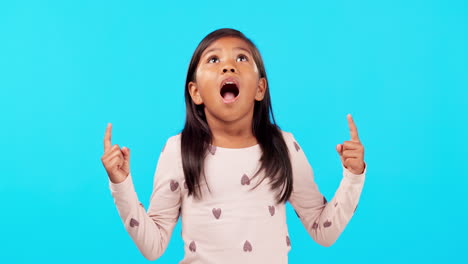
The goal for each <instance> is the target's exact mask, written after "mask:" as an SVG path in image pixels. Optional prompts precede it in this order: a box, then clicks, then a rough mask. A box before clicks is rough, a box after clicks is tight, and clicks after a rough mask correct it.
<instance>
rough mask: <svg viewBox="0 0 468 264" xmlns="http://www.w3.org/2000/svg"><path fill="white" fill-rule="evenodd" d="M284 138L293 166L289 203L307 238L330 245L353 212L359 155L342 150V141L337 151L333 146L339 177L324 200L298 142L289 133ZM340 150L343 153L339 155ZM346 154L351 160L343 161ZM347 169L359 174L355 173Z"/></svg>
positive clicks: (361, 182)
mask: <svg viewBox="0 0 468 264" xmlns="http://www.w3.org/2000/svg"><path fill="white" fill-rule="evenodd" d="M348 118H349V117H348ZM348 121H349V119H348ZM285 135H286V136H285V140H286V144H287V145H288V148H289V152H290V157H291V163H292V167H293V192H292V194H291V197H290V199H289V202H290V203H291V205H292V206H293V207H294V209H295V210H296V213H297V214H298V216H299V218H300V220H301V222H302V224H303V225H304V227H305V228H306V230H307V232H308V233H309V234H310V236H311V237H312V238H313V239H314V240H315V241H316V242H317V243H319V244H320V245H322V246H325V247H328V246H331V245H332V244H333V243H334V242H335V241H336V240H337V239H338V237H339V236H340V234H341V233H342V232H343V230H344V228H345V227H346V225H347V224H348V222H349V220H350V219H351V217H352V216H353V214H354V212H355V210H356V207H357V205H358V202H359V198H360V195H361V191H362V188H363V185H364V179H365V173H366V168H365V163H364V164H363V167H362V170H361V171H359V170H360V168H359V166H360V164H359V162H358V161H359V155H356V153H354V152H352V151H351V152H349V151H346V150H348V148H344V146H343V145H345V144H346V146H347V143H346V142H345V143H344V144H343V145H341V146H340V149H338V146H337V151H338V152H339V154H340V157H341V160H342V162H344V163H342V168H343V178H342V180H341V183H340V185H339V187H338V189H337V191H336V192H335V195H334V197H333V198H332V199H331V200H330V201H327V199H326V198H325V197H324V196H323V195H322V194H321V193H320V191H319V188H318V186H317V185H316V183H315V181H314V173H313V169H312V167H311V166H310V164H309V162H308V160H307V158H306V156H305V154H304V152H303V150H302V148H301V147H300V145H299V143H298V142H297V141H296V140H295V138H294V136H293V135H292V134H290V133H285ZM356 136H357V135H356ZM344 150H345V151H346V152H344V154H343V151H344ZM348 154H351V155H352V156H353V158H351V159H350V160H347V159H348ZM348 162H349V163H348ZM345 165H346V166H347V168H346V167H345ZM351 169H352V170H353V171H354V172H360V173H359V174H355V173H353V172H352V171H351Z"/></svg>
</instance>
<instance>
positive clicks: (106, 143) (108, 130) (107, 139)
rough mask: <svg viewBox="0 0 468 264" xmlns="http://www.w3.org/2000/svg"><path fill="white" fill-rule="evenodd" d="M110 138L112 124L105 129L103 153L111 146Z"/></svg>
mask: <svg viewBox="0 0 468 264" xmlns="http://www.w3.org/2000/svg"><path fill="white" fill-rule="evenodd" d="M111 137H112V124H111V123H108V124H107V128H106V134H105V135H104V151H106V150H108V149H110V147H111V146H112V144H111Z"/></svg>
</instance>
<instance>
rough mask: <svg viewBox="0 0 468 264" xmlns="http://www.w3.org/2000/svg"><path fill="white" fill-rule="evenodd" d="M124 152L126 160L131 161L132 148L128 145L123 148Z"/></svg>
mask: <svg viewBox="0 0 468 264" xmlns="http://www.w3.org/2000/svg"><path fill="white" fill-rule="evenodd" d="M122 153H123V157H124V159H125V161H130V149H129V148H127V147H123V148H122Z"/></svg>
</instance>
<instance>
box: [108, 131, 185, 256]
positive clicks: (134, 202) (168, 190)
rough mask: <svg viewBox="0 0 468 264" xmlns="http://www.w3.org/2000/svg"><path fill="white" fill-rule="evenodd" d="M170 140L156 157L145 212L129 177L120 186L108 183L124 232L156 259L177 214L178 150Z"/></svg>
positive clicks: (179, 169)
mask: <svg viewBox="0 0 468 264" xmlns="http://www.w3.org/2000/svg"><path fill="white" fill-rule="evenodd" d="M175 141H176V139H175V137H172V138H169V139H168V140H167V142H166V145H165V147H164V148H163V151H162V152H161V154H160V156H159V160H158V163H157V166H156V171H155V174H154V184H153V193H152V195H151V199H150V205H149V209H148V212H146V211H145V208H144V207H143V205H142V204H141V203H140V202H139V200H138V197H137V194H136V192H135V189H134V186H133V181H132V175H131V173H130V174H129V175H128V177H127V178H126V179H125V180H124V181H123V182H121V183H118V184H115V183H112V182H111V181H109V185H110V189H111V194H112V196H113V198H114V202H115V204H116V206H117V210H118V212H119V215H120V217H121V219H122V221H123V223H124V226H125V229H126V230H127V232H128V233H129V235H130V236H131V238H132V240H133V241H134V242H135V244H136V246H137V247H138V249H139V250H140V252H141V253H142V255H143V256H144V257H145V258H147V259H149V260H155V259H157V258H159V257H160V256H161V255H162V254H163V253H164V251H165V250H166V247H167V245H168V243H169V240H170V237H171V234H172V231H173V229H174V226H175V225H176V223H177V220H178V218H179V213H180V211H179V210H180V205H181V194H180V186H179V185H180V184H179V181H180V176H181V174H180V172H181V166H180V165H179V163H180V162H179V161H180V148H178V146H179V145H178V144H176V142H175Z"/></svg>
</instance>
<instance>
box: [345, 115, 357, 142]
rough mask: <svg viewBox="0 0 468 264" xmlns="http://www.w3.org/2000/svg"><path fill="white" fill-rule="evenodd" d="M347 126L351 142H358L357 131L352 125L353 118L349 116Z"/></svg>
mask: <svg viewBox="0 0 468 264" xmlns="http://www.w3.org/2000/svg"><path fill="white" fill-rule="evenodd" d="M347 118H348V126H349V132H350V134H351V141H359V136H358V131H357V127H356V124H354V121H353V117H352V116H351V114H348V116H347Z"/></svg>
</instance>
